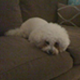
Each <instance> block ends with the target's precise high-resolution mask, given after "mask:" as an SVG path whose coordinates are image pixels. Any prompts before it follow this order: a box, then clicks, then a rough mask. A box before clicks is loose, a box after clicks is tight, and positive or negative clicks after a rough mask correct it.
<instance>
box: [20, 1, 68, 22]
mask: <svg viewBox="0 0 80 80" xmlns="http://www.w3.org/2000/svg"><path fill="white" fill-rule="evenodd" d="M58 1H59V2H61V3H64V4H66V3H67V0H20V6H21V12H22V16H23V21H25V20H27V19H28V18H30V17H41V18H43V19H45V20H47V21H49V22H56V21H57V3H58Z"/></svg>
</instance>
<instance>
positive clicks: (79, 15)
mask: <svg viewBox="0 0 80 80" xmlns="http://www.w3.org/2000/svg"><path fill="white" fill-rule="evenodd" d="M58 23H59V24H64V25H69V26H72V25H73V26H80V5H77V6H70V5H64V4H59V5H58Z"/></svg>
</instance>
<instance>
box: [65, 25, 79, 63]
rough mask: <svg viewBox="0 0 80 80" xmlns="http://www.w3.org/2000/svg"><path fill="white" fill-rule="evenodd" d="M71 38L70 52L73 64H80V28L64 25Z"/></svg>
mask: <svg viewBox="0 0 80 80" xmlns="http://www.w3.org/2000/svg"><path fill="white" fill-rule="evenodd" d="M64 27H65V28H66V29H67V31H68V33H69V35H70V39H71V44H70V47H69V48H70V50H69V52H70V54H71V56H72V57H73V60H74V64H80V28H79V27H73V26H64Z"/></svg>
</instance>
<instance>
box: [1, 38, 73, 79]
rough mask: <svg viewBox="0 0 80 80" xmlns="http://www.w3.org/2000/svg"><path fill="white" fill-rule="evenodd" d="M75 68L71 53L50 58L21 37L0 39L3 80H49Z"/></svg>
mask: <svg viewBox="0 0 80 80" xmlns="http://www.w3.org/2000/svg"><path fill="white" fill-rule="evenodd" d="M72 66H73V61H72V58H71V57H70V55H69V53H67V52H63V53H61V54H59V55H58V56H49V55H47V54H45V53H44V52H42V51H41V50H39V49H37V48H36V47H34V46H32V45H31V44H30V43H29V42H28V41H27V40H25V39H23V38H19V37H0V78H1V80H3V79H4V80H5V79H7V80H17V79H19V80H24V79H26V80H47V79H48V80H49V79H51V78H53V77H57V76H59V75H61V74H62V73H65V72H66V71H67V70H69V69H71V68H72Z"/></svg>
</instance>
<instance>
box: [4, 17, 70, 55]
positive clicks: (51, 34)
mask: <svg viewBox="0 0 80 80" xmlns="http://www.w3.org/2000/svg"><path fill="white" fill-rule="evenodd" d="M5 35H10V36H12V35H13V36H21V37H24V38H29V41H30V42H31V43H33V44H34V45H36V46H37V47H40V46H42V45H43V44H44V43H45V41H48V42H49V43H50V44H49V45H47V46H46V47H43V48H42V50H43V51H46V52H47V53H48V52H49V50H51V51H53V53H55V54H58V53H59V50H60V52H62V51H65V50H66V49H67V47H68V46H69V44H70V39H69V36H68V34H67V31H66V30H65V29H64V28H63V27H61V26H60V25H58V24H54V23H48V22H47V21H45V20H43V19H41V18H38V17H35V18H30V19H29V20H27V21H25V22H24V23H23V24H22V25H21V27H20V28H17V29H14V30H9V31H8V32H6V33H5ZM56 42H57V43H58V44H59V50H58V49H57V48H56V47H55V46H54V45H55V43H56Z"/></svg>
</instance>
